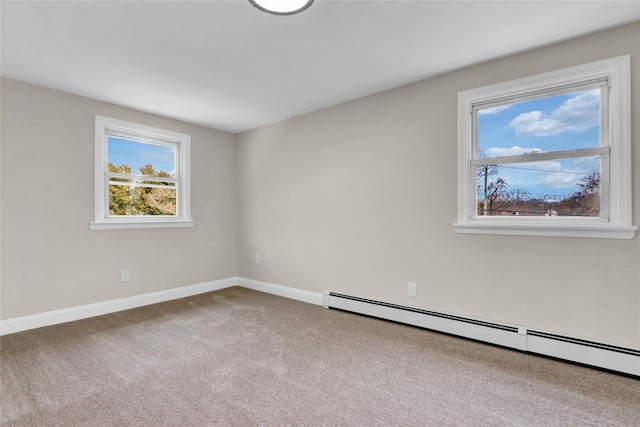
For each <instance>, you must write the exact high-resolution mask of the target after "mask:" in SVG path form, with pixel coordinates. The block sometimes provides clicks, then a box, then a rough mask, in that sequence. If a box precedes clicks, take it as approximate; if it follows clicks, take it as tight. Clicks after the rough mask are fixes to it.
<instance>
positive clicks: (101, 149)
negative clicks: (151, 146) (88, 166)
mask: <svg viewBox="0 0 640 427" xmlns="http://www.w3.org/2000/svg"><path fill="white" fill-rule="evenodd" d="M108 130H111V131H119V132H122V133H123V134H129V135H135V136H139V137H142V138H148V139H151V140H154V139H155V140H159V141H167V142H171V143H172V144H174V145H176V147H177V160H178V164H177V165H176V174H177V176H178V177H179V179H177V180H176V181H177V188H176V190H177V194H178V199H177V203H178V205H177V206H176V208H177V216H175V217H168V216H165V217H162V216H139V217H133V216H131V217H124V218H120V217H116V218H112V217H110V216H109V215H108V207H109V190H108V183H107V181H108V176H107V170H106V168H107V160H108V153H107V131H108ZM94 138H95V141H94V147H95V153H94V198H95V200H94V221H93V222H90V223H89V229H91V230H109V229H127V228H166V227H192V226H193V224H194V222H193V220H192V218H191V135H187V134H184V133H179V132H174V131H170V130H165V129H160V128H155V127H151V126H146V125H141V124H138V123H131V122H127V121H124V120H118V119H112V118H110V117H104V116H100V115H96V116H95V130H94Z"/></svg>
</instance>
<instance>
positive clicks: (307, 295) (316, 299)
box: [237, 277, 322, 305]
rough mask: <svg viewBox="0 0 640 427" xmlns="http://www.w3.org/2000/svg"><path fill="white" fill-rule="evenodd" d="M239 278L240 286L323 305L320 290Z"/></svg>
mask: <svg viewBox="0 0 640 427" xmlns="http://www.w3.org/2000/svg"><path fill="white" fill-rule="evenodd" d="M237 280H238V286H242V287H244V288H247V289H253V290H254V291H260V292H265V293H267V294H272V295H278V296H281V297H285V298H289V299H294V300H298V301H302V302H306V303H309V304H315V305H322V294H321V293H319V292H310V291H303V290H301V289H296V288H289V287H287V286H282V285H275V284H273V283H268V282H260V281H259V280H253V279H246V278H244V277H238V278H237Z"/></svg>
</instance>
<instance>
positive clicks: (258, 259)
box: [256, 254, 260, 264]
mask: <svg viewBox="0 0 640 427" xmlns="http://www.w3.org/2000/svg"><path fill="white" fill-rule="evenodd" d="M256 264H260V255H258V254H256Z"/></svg>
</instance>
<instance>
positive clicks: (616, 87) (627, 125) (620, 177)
mask: <svg viewBox="0 0 640 427" xmlns="http://www.w3.org/2000/svg"><path fill="white" fill-rule="evenodd" d="M630 58H631V57H630V55H625V56H619V57H616V58H611V59H605V60H602V61H597V62H592V63H589V64H584V65H579V66H576V67H571V68H565V69H562V70H557V71H551V72H548V73H544V74H538V75H534V76H530V77H525V78H521V79H517V80H512V81H507V82H502V83H497V84H494V85H490V86H484V87H480V88H476V89H471V90H467V91H463V92H459V93H458V118H457V119H458V122H457V123H458V144H457V155H458V161H457V167H458V194H457V200H458V219H457V221H456V223H455V224H454V229H455V231H456V232H457V233H468V234H503V235H518V236H554V237H589V238H607V239H632V238H634V237H635V234H636V230H637V229H638V227H636V226H634V225H632V221H633V218H632V191H631V184H632V180H631V167H632V163H631V160H632V156H631V146H632V141H631V77H630V76H631V74H630V64H631V59H630ZM602 78H607V79H608V82H609V85H610V93H609V107H610V108H609V113H610V114H608V123H604V124H603V130H602V131H603V132H605V131H607V130H608V135H607V138H603V143H605V142H606V141H608V145H607V146H602V147H600V148H601V149H602V150H603V151H604V150H605V149H608V150H610V154H609V161H608V162H603V165H602V175H603V181H602V187H603V188H602V191H601V196H602V198H603V199H602V200H603V203H607V200H608V203H607V204H606V205H604V204H603V206H602V210H601V214H603V215H604V216H605V217H607V218H603V219H605V220H606V221H597V220H594V219H592V218H580V219H572V220H571V221H570V222H572V224H568V223H567V222H560V221H553V222H552V221H548V222H546V223H545V224H537V223H535V222H532V221H530V220H529V218H525V217H518V216H496V217H492V218H482V217H477V216H476V214H475V211H476V201H475V200H476V195H475V190H476V182H475V178H476V174H475V173H473V172H472V170H471V165H473V164H485V163H489V162H490V160H484V159H477V158H476V156H475V154H474V150H475V149H476V147H474V144H475V143H474V137H473V136H474V132H476V129H475V126H476V122H475V120H474V115H473V114H472V112H473V109H474V105H478V104H482V103H485V104H487V105H489V104H490V103H491V102H492V101H499V100H502V101H504V100H506V99H510V98H514V97H516V98H517V97H519V96H524V95H527V94H529V95H531V94H534V93H537V94H540V93H545V92H546V91H553V90H554V89H557V88H560V87H566V86H567V85H575V84H580V83H582V82H586V83H588V82H591V81H595V80H598V79H602ZM595 151H597V150H595ZM565 154H566V153H565ZM565 154H563V156H564V155H565ZM573 154H575V153H573ZM573 154H572V155H573ZM602 155H604V154H602ZM533 156H535V158H537V159H545V158H551V157H554V156H557V154H553V153H551V154H550V153H543V154H538V155H533ZM518 157H520V158H522V159H525V158H526V159H529V157H523V156H514V157H509V158H500V159H499V160H496V162H498V163H501V162H507V161H508V162H511V161H518ZM527 161H528V160H527ZM607 169H608V170H609V173H608V174H607V173H606V171H607ZM607 176H609V185H607V184H606V181H605V178H606V177H607ZM607 213H608V215H607Z"/></svg>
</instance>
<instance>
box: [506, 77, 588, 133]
mask: <svg viewBox="0 0 640 427" xmlns="http://www.w3.org/2000/svg"><path fill="white" fill-rule="evenodd" d="M599 123H600V89H592V90H589V91H586V92H582V93H580V94H579V95H576V96H574V97H573V98H569V99H567V100H566V101H565V102H564V103H563V104H562V105H560V106H559V107H558V108H556V109H555V110H553V111H552V112H551V114H545V113H544V112H543V111H530V112H528V113H522V114H520V115H518V116H517V117H516V118H515V119H513V120H511V123H509V127H512V128H515V130H516V135H531V136H550V135H557V134H559V133H563V132H576V133H578V132H584V131H586V130H588V129H591V128H592V127H594V126H598V124H599Z"/></svg>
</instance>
